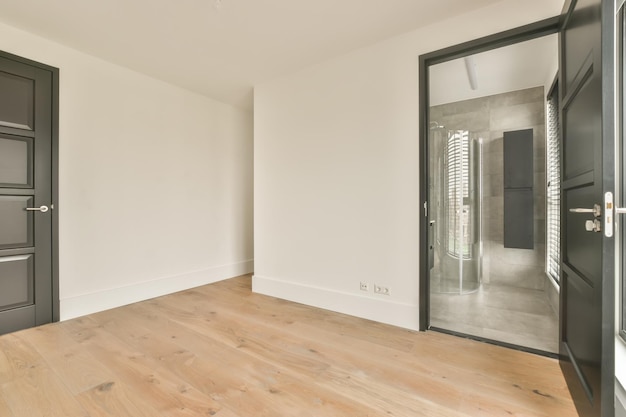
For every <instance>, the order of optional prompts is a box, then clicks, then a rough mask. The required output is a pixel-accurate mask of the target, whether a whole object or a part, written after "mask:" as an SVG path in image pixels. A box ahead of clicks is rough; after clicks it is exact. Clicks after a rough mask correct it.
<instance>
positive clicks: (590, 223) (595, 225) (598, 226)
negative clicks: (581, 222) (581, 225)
mask: <svg viewBox="0 0 626 417" xmlns="http://www.w3.org/2000/svg"><path fill="white" fill-rule="evenodd" d="M585 230H587V231H588V232H596V233H599V232H601V231H602V222H601V221H600V220H598V219H593V220H587V221H586V222H585Z"/></svg>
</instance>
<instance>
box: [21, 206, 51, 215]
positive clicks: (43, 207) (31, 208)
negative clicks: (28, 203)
mask: <svg viewBox="0 0 626 417" xmlns="http://www.w3.org/2000/svg"><path fill="white" fill-rule="evenodd" d="M48 210H50V209H49V208H48V206H41V207H26V211H40V212H42V213H45V212H46V211H48Z"/></svg>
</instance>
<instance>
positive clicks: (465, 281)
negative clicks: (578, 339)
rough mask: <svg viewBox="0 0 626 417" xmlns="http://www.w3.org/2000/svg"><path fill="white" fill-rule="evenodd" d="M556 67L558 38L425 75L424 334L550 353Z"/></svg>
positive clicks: (554, 327) (554, 330)
mask: <svg viewBox="0 0 626 417" xmlns="http://www.w3.org/2000/svg"><path fill="white" fill-rule="evenodd" d="M530 57H532V58H530ZM557 68H558V60H557V39H556V36H546V37H543V38H539V39H535V40H532V41H526V42H523V43H520V44H515V45H511V46H508V47H504V48H499V49H496V50H492V51H487V52H482V53H480V54H476V55H473V56H471V57H467V58H460V59H457V60H454V61H448V62H445V63H442V64H437V65H433V66H431V67H430V68H429V80H430V88H429V97H430V98H429V124H430V129H429V132H430V135H429V152H428V155H429V156H428V160H429V198H428V200H429V219H428V220H429V231H428V236H429V270H430V273H429V285H430V326H431V329H438V330H442V331H447V332H452V333H455V334H461V335H468V336H473V337H477V338H480V339H484V340H491V341H495V342H498V343H501V344H505V345H511V346H513V347H517V348H522V349H526V350H531V351H536V352H538V353H543V354H547V355H554V354H556V353H557V352H558V331H559V330H558V323H559V320H558V310H559V309H558V305H559V295H558V272H557V273H555V272H554V270H553V269H554V267H553V266H551V265H550V259H553V257H554V251H555V250H556V253H557V254H558V204H559V203H558V200H557V201H556V203H555V202H554V199H555V196H557V197H556V198H558V188H559V184H558V178H555V177H554V174H555V172H556V173H558V171H559V167H558V166H556V167H555V166H554V165H555V163H556V162H555V160H556V161H558V155H557V157H556V158H554V157H553V156H554V155H555V152H558V130H557V128H558V121H557V120H556V119H555V115H554V114H553V113H552V112H551V109H552V107H551V106H554V105H557V104H556V103H554V102H553V101H552V102H551V101H550V100H548V98H550V97H548V95H549V93H550V91H551V89H552V90H553V88H552V87H553V82H554V79H555V76H556V72H557ZM550 96H551V98H552V99H553V100H556V96H555V95H550ZM551 155H552V157H550V156H551ZM554 204H556V209H555V208H554V207H555V206H554ZM555 216H557V217H556V218H555ZM555 225H556V226H557V227H556V228H555ZM555 245H556V246H555ZM546 248H551V251H548V252H547V251H546ZM551 256H552V258H551ZM557 265H558V262H557ZM551 275H552V277H551Z"/></svg>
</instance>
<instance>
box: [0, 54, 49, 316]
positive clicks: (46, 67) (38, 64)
mask: <svg viewBox="0 0 626 417" xmlns="http://www.w3.org/2000/svg"><path fill="white" fill-rule="evenodd" d="M0 57H2V58H6V59H10V60H12V61H16V62H19V63H21V64H26V65H30V66H32V67H36V68H39V69H42V70H45V71H48V72H50V73H51V74H52V128H51V132H52V177H51V181H52V202H51V204H52V207H53V209H52V210H50V214H51V216H52V242H51V244H52V271H51V272H52V321H55V322H56V321H59V319H60V302H59V69H58V68H55V67H52V66H50V65H46V64H42V63H41V62H37V61H33V60H30V59H27V58H23V57H21V56H18V55H13V54H10V53H8V52H4V51H0Z"/></svg>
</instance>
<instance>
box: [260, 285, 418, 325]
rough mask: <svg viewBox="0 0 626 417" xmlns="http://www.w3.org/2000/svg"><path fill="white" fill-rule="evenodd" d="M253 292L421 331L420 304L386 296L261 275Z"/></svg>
mask: <svg viewBox="0 0 626 417" xmlns="http://www.w3.org/2000/svg"><path fill="white" fill-rule="evenodd" d="M252 291H253V292H256V293H259V294H264V295H269V296H272V297H277V298H282V299H284V300H289V301H294V302H297V303H301V304H306V305H309V306H313V307H318V308H323V309H326V310H331V311H335V312H338V313H343V314H348V315H351V316H356V317H361V318H364V319H369V320H373V321H377V322H380V323H386V324H391V325H394V326H398V327H403V328H405V329H410V330H418V329H419V306H418V305H417V304H415V305H413V304H405V303H398V302H394V301H392V300H388V299H385V298H388V297H387V296H383V295H381V296H380V297H372V296H362V295H358V294H352V293H346V292H339V291H336V290H332V289H328V288H320V287H315V286H309V285H303V284H298V283H293V282H287V281H284V280H278V279H274V278H268V277H262V276H259V275H254V276H253V277H252Z"/></svg>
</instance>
